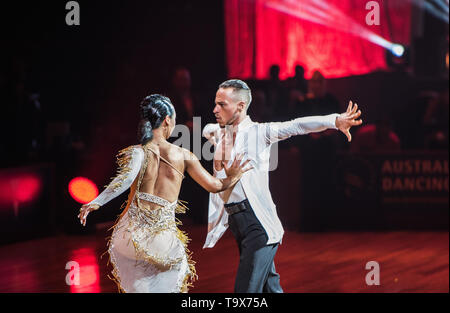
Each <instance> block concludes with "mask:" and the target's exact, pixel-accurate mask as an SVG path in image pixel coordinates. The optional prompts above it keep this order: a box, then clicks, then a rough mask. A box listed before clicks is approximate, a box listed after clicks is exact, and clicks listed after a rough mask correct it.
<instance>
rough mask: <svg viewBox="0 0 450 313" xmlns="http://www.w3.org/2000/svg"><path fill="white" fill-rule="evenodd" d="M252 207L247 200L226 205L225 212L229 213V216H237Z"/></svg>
mask: <svg viewBox="0 0 450 313" xmlns="http://www.w3.org/2000/svg"><path fill="white" fill-rule="evenodd" d="M249 207H250V203H249V202H248V200H247V199H245V200H242V201H241V202H233V203H226V204H225V211H227V213H228V215H232V214H236V213H238V212H241V211H244V210H247V209H248V208H249Z"/></svg>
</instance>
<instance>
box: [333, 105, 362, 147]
mask: <svg viewBox="0 0 450 313" xmlns="http://www.w3.org/2000/svg"><path fill="white" fill-rule="evenodd" d="M360 116H361V110H358V105H357V104H356V103H355V104H354V105H353V102H352V101H350V102H349V104H348V107H347V111H345V112H344V113H342V114H340V115H339V116H338V117H337V118H336V127H337V128H338V129H339V130H340V131H341V132H343V133H344V135H345V136H347V139H348V141H349V142H350V141H352V135H351V134H350V128H351V127H352V126H358V125H361V124H362V120H361V119H359V120H357V118H358V117H360Z"/></svg>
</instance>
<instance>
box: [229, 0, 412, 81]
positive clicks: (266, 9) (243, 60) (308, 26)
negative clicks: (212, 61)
mask: <svg viewBox="0 0 450 313" xmlns="http://www.w3.org/2000/svg"><path fill="white" fill-rule="evenodd" d="M314 2H315V0H225V1H224V5H225V10H224V12H225V36H226V39H225V40H226V57H227V68H228V76H229V77H235V78H242V79H248V78H257V79H265V78H267V77H268V72H269V68H270V66H271V65H273V64H278V65H279V66H280V77H281V79H285V78H287V77H289V76H293V74H294V67H295V65H297V64H299V65H302V66H303V67H304V68H305V71H306V77H307V78H309V77H311V74H312V72H313V71H314V70H316V69H317V70H320V71H321V72H322V73H323V74H324V75H325V77H327V78H336V77H344V76H350V75H360V74H366V73H369V72H371V71H375V70H383V69H386V68H387V64H386V60H385V49H384V48H383V47H380V46H378V45H376V44H374V43H372V42H369V41H368V40H367V39H363V38H361V37H360V36H357V35H354V34H352V33H349V32H350V31H352V30H354V29H355V26H354V25H360V26H361V33H364V32H367V31H369V32H371V33H374V34H377V35H380V36H381V37H383V38H384V39H386V40H388V41H390V42H395V43H401V44H404V45H409V42H410V18H411V4H410V1H405V0H390V1H387V0H384V1H383V0H379V1H376V2H378V3H379V6H380V25H372V26H369V25H367V24H366V15H367V14H368V13H369V12H370V10H367V9H366V3H367V2H369V1H366V0H322V2H326V4H328V5H331V6H334V7H335V8H337V9H335V10H328V11H326V10H325V11H324V12H323V14H326V15H332V16H333V17H332V21H331V22H328V23H327V24H326V25H322V24H319V23H316V22H313V21H308V20H306V19H304V18H298V17H296V16H294V15H295V12H297V13H298V11H296V10H295V8H297V9H298V8H300V10H302V8H306V7H308V6H309V7H311V5H312V4H314ZM270 5H272V6H270ZM273 5H275V6H276V5H279V6H281V7H283V8H289V10H288V12H289V13H286V12H281V11H279V10H275V9H274V8H273ZM292 8H294V9H292ZM316 8H317V6H316ZM291 9H292V10H291ZM304 12H305V11H304V10H303V13H302V14H305V13H304ZM292 13H294V15H292ZM339 14H341V16H339ZM303 16H304V15H303ZM345 17H347V19H346V18H345ZM348 19H350V20H348ZM349 21H353V22H354V23H353V24H352V23H350V22H349ZM338 25H340V26H338ZM337 28H340V29H337ZM358 33H359V31H358Z"/></svg>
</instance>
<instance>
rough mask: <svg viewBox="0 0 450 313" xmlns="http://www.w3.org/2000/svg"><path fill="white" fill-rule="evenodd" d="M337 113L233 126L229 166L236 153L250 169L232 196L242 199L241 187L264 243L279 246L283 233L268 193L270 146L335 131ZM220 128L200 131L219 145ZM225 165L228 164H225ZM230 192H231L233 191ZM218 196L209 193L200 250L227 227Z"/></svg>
mask: <svg viewBox="0 0 450 313" xmlns="http://www.w3.org/2000/svg"><path fill="white" fill-rule="evenodd" d="M337 116H339V114H330V115H325V116H308V117H300V118H297V119H294V120H291V121H287V122H271V123H256V122H253V121H252V120H251V119H250V117H249V116H247V117H246V118H245V119H244V120H243V121H242V122H241V123H240V124H239V125H238V127H237V133H236V139H235V142H234V146H233V148H232V150H231V159H230V161H229V164H230V163H231V162H232V160H233V159H234V156H235V155H236V154H238V153H244V154H245V156H246V158H250V159H251V162H250V164H251V165H253V167H254V168H253V169H252V170H250V171H248V172H246V173H245V174H244V175H243V176H242V178H241V180H240V182H239V183H240V184H241V185H240V186H238V189H236V193H234V194H233V192H232V195H233V196H236V197H235V198H231V196H230V198H229V199H228V201H227V202H228V203H230V202H238V201H239V200H238V201H230V200H237V199H240V198H241V197H242V193H241V192H240V191H239V187H242V191H243V192H244V195H245V197H246V198H247V199H248V201H249V202H250V205H251V207H252V208H253V211H254V213H255V215H256V217H257V218H258V220H259V221H260V223H261V225H262V226H263V228H264V229H265V231H266V233H267V236H268V241H267V244H273V243H278V242H280V243H281V240H282V237H283V234H284V230H283V227H282V225H281V222H280V220H279V218H278V215H277V210H276V206H275V204H274V203H273V201H272V196H271V194H270V190H269V168H270V166H269V161H270V150H271V149H270V148H271V146H272V144H274V143H276V142H278V141H280V140H284V139H287V138H289V137H291V136H294V135H303V134H308V133H311V132H320V131H324V130H326V129H329V128H332V129H337V128H336V124H335V122H336V117H337ZM220 133H221V129H220V126H219V124H208V125H206V126H205V127H204V129H203V136H205V137H206V138H208V140H210V141H212V142H214V143H216V145H219V144H220V143H221V141H220V140H221V139H220V138H221V135H220ZM229 164H228V165H229ZM214 176H215V177H217V178H225V177H226V173H225V170H224V169H222V170H220V171H216V169H215V168H214ZM233 191H234V190H233ZM221 194H222V193H216V194H214V193H210V194H209V208H208V234H207V237H206V241H205V244H204V246H203V248H212V247H214V245H215V244H216V242H217V241H218V240H219V239H220V238H221V237H222V235H223V234H224V232H225V231H226V229H227V228H228V214H227V212H226V211H225V208H224V201H223V199H222V197H221Z"/></svg>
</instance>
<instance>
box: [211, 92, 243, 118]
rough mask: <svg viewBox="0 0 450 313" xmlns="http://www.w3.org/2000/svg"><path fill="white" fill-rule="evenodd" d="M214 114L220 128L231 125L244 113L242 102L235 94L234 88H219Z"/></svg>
mask: <svg viewBox="0 0 450 313" xmlns="http://www.w3.org/2000/svg"><path fill="white" fill-rule="evenodd" d="M215 103H216V105H215V107H214V110H213V113H214V115H215V117H216V121H217V123H219V125H220V127H224V126H225V125H231V124H233V122H234V121H235V120H236V119H237V118H238V116H239V114H240V112H241V111H242V105H243V104H242V101H241V100H240V99H239V97H237V96H236V94H235V93H233V88H219V90H217V92H216V100H215Z"/></svg>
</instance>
